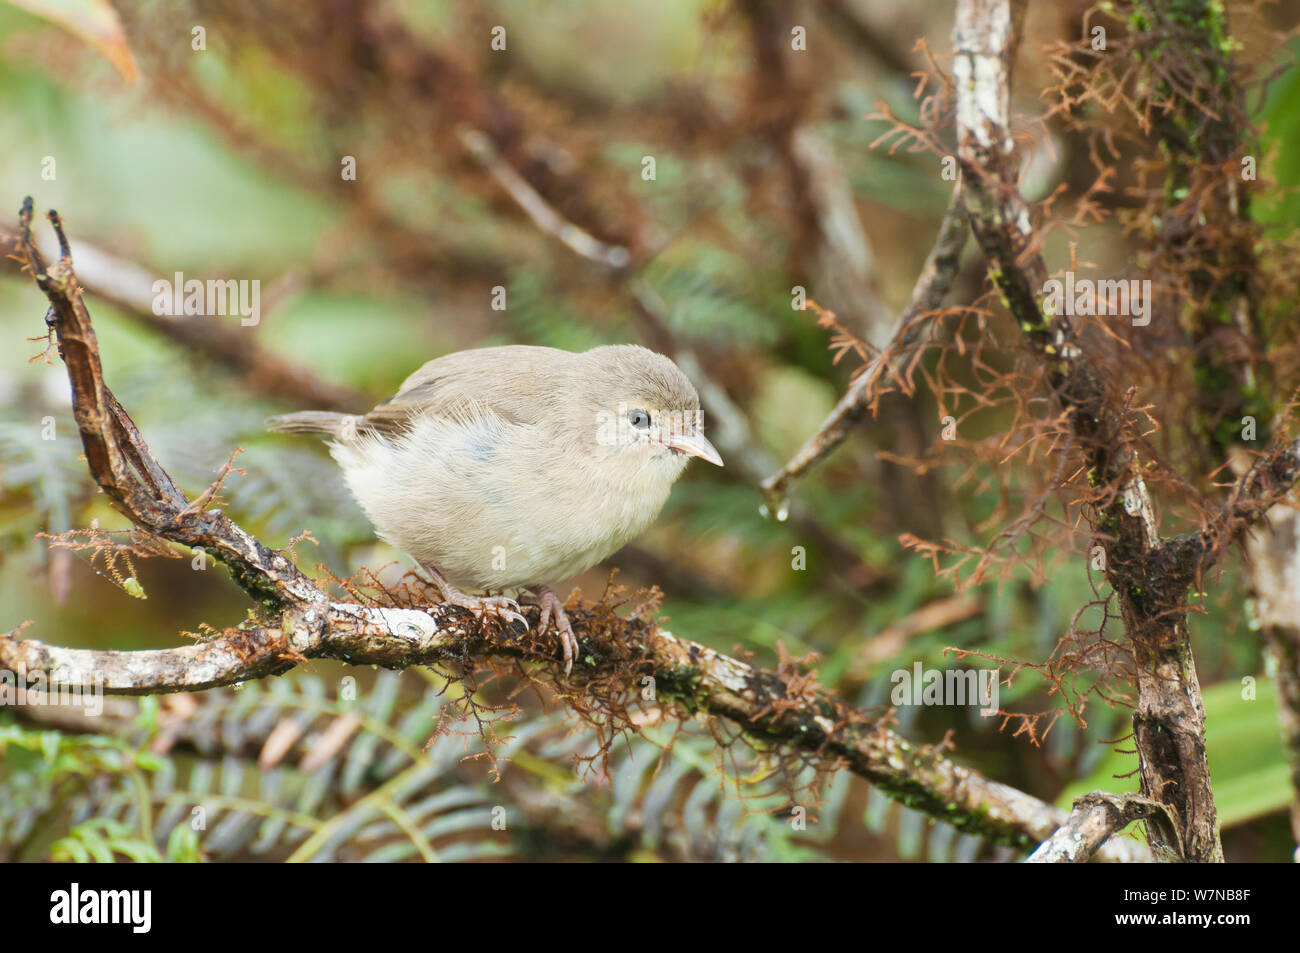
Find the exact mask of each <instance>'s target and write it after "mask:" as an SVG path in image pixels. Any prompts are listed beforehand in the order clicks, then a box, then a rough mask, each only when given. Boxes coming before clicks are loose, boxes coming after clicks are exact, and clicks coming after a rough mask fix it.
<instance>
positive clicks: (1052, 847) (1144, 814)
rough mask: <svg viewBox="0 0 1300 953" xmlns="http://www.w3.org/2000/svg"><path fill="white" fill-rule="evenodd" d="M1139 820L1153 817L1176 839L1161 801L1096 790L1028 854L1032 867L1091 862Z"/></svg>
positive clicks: (1168, 836)
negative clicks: (1116, 835) (1123, 831)
mask: <svg viewBox="0 0 1300 953" xmlns="http://www.w3.org/2000/svg"><path fill="white" fill-rule="evenodd" d="M1139 818H1153V819H1154V820H1155V823H1158V824H1161V825H1163V826H1164V827H1165V829H1166V831H1167V833H1166V839H1168V840H1176V839H1177V836H1176V834H1175V833H1174V821H1173V817H1172V815H1171V813H1170V811H1169V808H1168V807H1167V806H1166V805H1164V804H1162V803H1161V802H1159V801H1153V800H1151V799H1150V798H1144V797H1135V796H1132V795H1121V794H1107V793H1106V792H1104V791H1094V792H1093V793H1092V794H1085V795H1083V796H1082V797H1077V798H1075V799H1074V810H1072V811H1071V812H1070V817H1069V820H1067V821H1066V822H1065V823H1064V824H1062V825H1061V827H1060V828H1059V829H1058V830H1057V831H1056V833H1055V834H1053V835H1052V836H1051V837H1049V838H1048V839H1047V840H1045V841H1043V842H1042V843H1041V844H1039V845H1038V849H1037V850H1035V851H1034V852H1033V853H1032V854H1030V855H1029V858H1028V860H1026V863H1030V864H1079V863H1086V862H1087V861H1089V860H1091V859H1092V858H1093V857H1094V856H1095V855H1096V853H1097V851H1098V850H1100V849H1101V847H1102V845H1103V844H1105V843H1107V841H1108V840H1109V839H1110V838H1111V837H1112V836H1113V835H1115V834H1118V833H1119V832H1120V831H1122V830H1124V828H1126V827H1128V826H1129V825H1130V824H1132V823H1133V822H1134V821H1136V820H1138V819H1139Z"/></svg>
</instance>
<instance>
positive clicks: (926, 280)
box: [762, 192, 967, 507]
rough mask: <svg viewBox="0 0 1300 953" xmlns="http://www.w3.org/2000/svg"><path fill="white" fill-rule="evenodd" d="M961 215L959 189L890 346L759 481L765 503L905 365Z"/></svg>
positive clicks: (777, 499) (957, 247)
mask: <svg viewBox="0 0 1300 953" xmlns="http://www.w3.org/2000/svg"><path fill="white" fill-rule="evenodd" d="M966 235H967V228H966V214H965V208H964V206H963V205H962V200H961V195H960V192H954V193H953V197H952V201H951V202H950V203H949V205H948V210H947V211H946V212H945V213H944V217H943V221H942V223H941V224H940V225H939V235H938V237H937V238H936V240H935V243H934V247H933V248H931V249H930V254H929V255H928V256H926V259H925V265H924V267H922V269H921V274H920V275H919V276H918V277H917V279H916V284H915V285H914V286H913V287H912V297H911V300H910V301H909V302H908V305H907V307H906V308H904V309H903V313H902V314H900V315H899V317H898V320H897V321H896V322H895V324H894V328H893V331H892V332H891V333H890V335H889V339H890V343H889V345H888V346H887V347H886V348H885V349H884V350H883V351H882V352H881V353H880V354H879V355H877V356H876V358H875V359H874V360H873V361H872V362H871V363H870V364H868V365H867V368H866V370H864V371H863V372H862V373H861V374H859V375H858V377H857V378H856V379H855V380H854V381H853V383H852V384H850V385H849V388H848V390H847V391H846V392H845V393H844V396H843V397H841V398H840V401H839V403H838V404H836V405H835V408H834V410H832V411H831V412H830V414H829V415H828V416H827V417H826V419H825V420H824V421H822V425H821V426H820V427H819V428H817V432H816V433H814V434H813V435H812V436H811V437H809V438H808V439H807V441H805V442H804V445H803V446H802V447H801V448H800V449H799V452H798V453H796V454H795V455H794V456H793V457H791V458H790V461H789V462H788V463H786V465H785V466H783V467H782V468H781V469H780V470H779V471H778V472H776V473H774V474H772V475H771V476H769V477H767V478H766V479H765V480H763V483H762V488H763V492H764V494H765V495H766V496H767V499H768V506H769V507H774V506H780V505H781V503H782V501H783V500H784V499H785V496H786V494H787V493H788V492H789V487H790V484H791V483H792V482H793V481H794V480H797V479H798V478H799V477H801V476H803V475H804V474H805V473H807V472H808V471H809V470H811V469H812V468H813V467H815V466H816V465H817V464H818V463H820V462H821V461H822V460H823V459H825V458H826V456H827V455H828V454H830V452H831V451H832V450H834V449H835V448H836V447H838V446H839V445H840V444H841V443H843V442H844V438H845V437H846V436H848V433H849V430H850V429H851V428H852V427H853V425H854V424H856V423H857V422H858V421H860V420H862V418H863V417H864V416H866V413H867V411H868V410H869V409H870V408H871V406H872V405H873V404H874V403H875V401H876V398H877V397H878V396H879V393H880V385H881V384H882V383H883V381H884V379H885V376H886V373H887V372H888V371H890V370H891V369H892V368H894V367H902V366H905V365H906V364H908V363H909V362H910V360H911V358H912V356H913V354H915V352H916V351H917V350H918V349H919V348H920V347H921V345H922V344H923V343H924V340H925V333H924V332H925V330H926V328H927V327H928V324H929V321H928V317H927V316H928V315H929V313H930V312H932V311H934V310H935V309H937V308H938V307H939V306H940V305H941V304H942V303H943V299H944V297H945V296H946V295H947V294H948V289H949V288H950V287H951V286H952V280H953V275H954V274H955V273H956V270H957V262H958V259H959V258H960V257H961V250H962V246H963V245H965V244H966Z"/></svg>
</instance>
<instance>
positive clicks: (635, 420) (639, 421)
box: [627, 410, 650, 430]
mask: <svg viewBox="0 0 1300 953" xmlns="http://www.w3.org/2000/svg"><path fill="white" fill-rule="evenodd" d="M627 422H628V423H630V424H631V425H632V426H633V427H635V428H636V429H637V430H649V429H650V412H649V411H646V410H634V411H632V412H631V413H629V414H628V415H627Z"/></svg>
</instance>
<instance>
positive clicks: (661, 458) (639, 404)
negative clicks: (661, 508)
mask: <svg viewBox="0 0 1300 953" xmlns="http://www.w3.org/2000/svg"><path fill="white" fill-rule="evenodd" d="M583 358H584V361H583V364H584V365H585V366H584V367H583V368H582V371H581V372H580V376H579V382H578V384H577V385H576V386H578V387H580V388H581V389H582V390H583V392H584V397H585V399H584V401H583V403H584V404H585V405H586V407H587V410H588V412H589V414H590V416H589V417H588V419H589V421H590V422H591V423H592V424H593V425H594V426H595V428H596V430H595V440H596V445H597V447H598V448H599V451H598V452H600V453H601V456H612V457H617V458H620V459H622V460H624V461H627V462H628V463H633V464H639V465H650V466H656V467H662V468H664V469H666V470H672V471H674V472H673V476H676V474H677V473H680V472H681V469H682V468H683V467H684V466H685V465H686V461H687V460H688V459H689V458H690V457H699V458H700V459H701V460H707V461H708V462H709V463H712V464H715V465H717V466H722V465H723V464H722V457H721V456H720V455H719V453H718V451H717V450H716V449H714V447H713V444H711V443H710V442H709V440H708V438H707V437H705V436H704V431H703V426H702V419H701V413H700V397H699V394H697V393H696V391H695V385H693V384H692V383H691V382H690V379H689V378H687V376H686V375H685V374H683V373H682V371H681V368H679V367H678V366H677V365H676V364H674V363H673V362H672V361H670V360H669V359H668V358H666V357H664V356H663V355H662V354H656V353H655V352H654V351H650V350H647V349H646V348H643V347H637V346H635V345H615V346H611V347H598V348H595V349H593V350H590V351H587V352H586V353H585V354H584V355H583Z"/></svg>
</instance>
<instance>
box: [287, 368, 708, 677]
mask: <svg viewBox="0 0 1300 953" xmlns="http://www.w3.org/2000/svg"><path fill="white" fill-rule="evenodd" d="M267 426H268V427H269V428H270V429H271V430H278V431H282V432H284V433H320V434H326V435H328V436H329V437H331V438H332V440H331V441H330V452H331V454H332V455H333V457H334V459H335V460H337V461H338V463H339V465H340V466H342V468H343V475H344V478H345V480H346V481H347V485H348V488H349V489H350V490H351V491H352V495H353V496H354V497H356V500H357V502H358V503H360V504H361V508H362V509H363V510H365V513H366V515H367V516H368V517H369V518H370V521H371V523H373V524H374V526H375V529H376V531H377V532H378V534H379V536H380V537H381V538H382V539H384V540H387V541H388V542H389V543H391V544H393V545H394V546H396V547H398V548H399V549H402V550H404V551H406V552H407V553H409V554H410V555H411V556H412V557H413V558H414V559H415V561H416V562H417V563H418V564H419V565H420V566H421V567H422V568H423V569H424V570H425V571H426V572H427V573H428V574H429V575H430V576H431V578H432V579H433V581H434V583H435V584H436V585H437V586H438V588H439V589H440V590H441V591H442V594H443V598H444V599H445V600H446V601H447V602H450V603H453V604H455V605H459V606H464V607H466V608H469V609H472V610H473V611H474V612H475V613H476V614H478V615H480V616H481V615H482V614H483V613H484V612H493V613H495V614H497V615H499V616H502V617H504V618H507V619H514V618H518V619H522V616H521V615H519V613H518V609H519V603H518V602H517V601H516V600H514V599H509V598H506V597H505V596H472V595H469V594H467V593H466V592H464V591H463V590H464V589H478V590H483V589H498V590H505V589H526V590H528V591H529V592H531V593H532V596H533V598H532V601H534V602H535V603H536V604H538V605H540V607H541V611H542V616H541V628H542V630H543V631H545V629H546V626H547V624H548V623H549V622H550V621H551V620H552V619H554V621H555V626H556V629H557V630H558V631H559V634H560V639H561V643H562V646H563V650H564V668H565V673H566V674H567V673H568V672H569V671H570V670H571V669H572V667H573V659H574V656H575V653H576V652H577V648H578V640H577V637H576V636H575V635H574V632H573V626H572V624H571V623H570V622H569V618H568V616H567V615H566V614H565V612H564V608H563V603H562V602H561V600H560V598H559V597H558V596H557V595H556V593H555V590H554V589H552V588H551V585H552V584H554V583H558V582H560V581H562V580H564V579H567V578H568V577H570V576H574V575H576V574H578V573H580V572H583V571H584V570H586V569H589V568H591V567H592V566H594V565H595V564H596V563H598V562H600V561H601V560H602V559H604V558H606V557H607V556H609V555H611V554H612V553H614V552H616V551H617V550H618V549H620V548H622V546H623V545H624V544H625V543H627V542H628V541H629V540H630V539H632V538H633V537H634V536H637V535H638V534H639V533H641V532H642V531H643V530H644V529H645V528H646V527H647V526H649V525H650V523H651V522H653V521H654V519H655V517H656V516H658V514H659V510H660V509H661V508H662V507H663V505H664V502H665V501H666V500H667V499H668V492H669V490H670V489H671V488H672V485H673V482H674V481H675V480H676V479H677V478H678V477H679V476H681V474H682V470H683V469H685V467H686V461H687V459H688V458H689V457H691V456H696V457H700V458H701V459H704V460H708V461H709V462H710V463H714V464H717V465H718V466H722V457H720V456H719V455H718V451H717V450H715V449H714V448H713V445H712V444H711V443H709V441H708V440H707V439H705V437H704V434H703V433H702V432H701V427H700V399H699V395H698V394H696V392H695V387H694V386H693V385H692V384H691V382H690V380H688V379H687V377H686V375H685V374H683V373H682V371H681V369H680V368H678V367H677V365H676V364H674V363H673V362H672V361H670V360H669V359H668V358H666V357H664V356H663V355H662V354H656V353H655V352H654V351H648V350H646V349H645V348H643V347H636V346H634V345H615V346H611V347H598V348H594V349H592V350H590V351H586V352H584V353H581V354H575V353H572V352H570V351H561V350H558V349H556V348H549V347H524V346H510V347H488V348H481V349H478V350H472V351H460V352H458V353H455V354H448V355H446V356H445V357H440V358H438V359H436V360H433V361H430V362H429V363H427V364H425V365H424V366H423V367H421V368H420V369H419V370H418V371H416V372H415V373H414V374H412V375H411V376H410V377H408V378H407V379H406V381H405V382H404V383H403V384H402V386H401V389H400V390H398V392H397V395H396V396H394V397H393V398H391V399H390V400H386V401H384V402H383V403H382V404H380V405H379V406H377V407H375V408H374V409H373V410H372V411H370V412H369V413H367V414H361V415H351V414H339V413H330V412H327V411H310V410H309V411H304V412H302V413H296V414H286V415H284V416H282V417H272V418H271V419H270V420H268V421H267Z"/></svg>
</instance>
